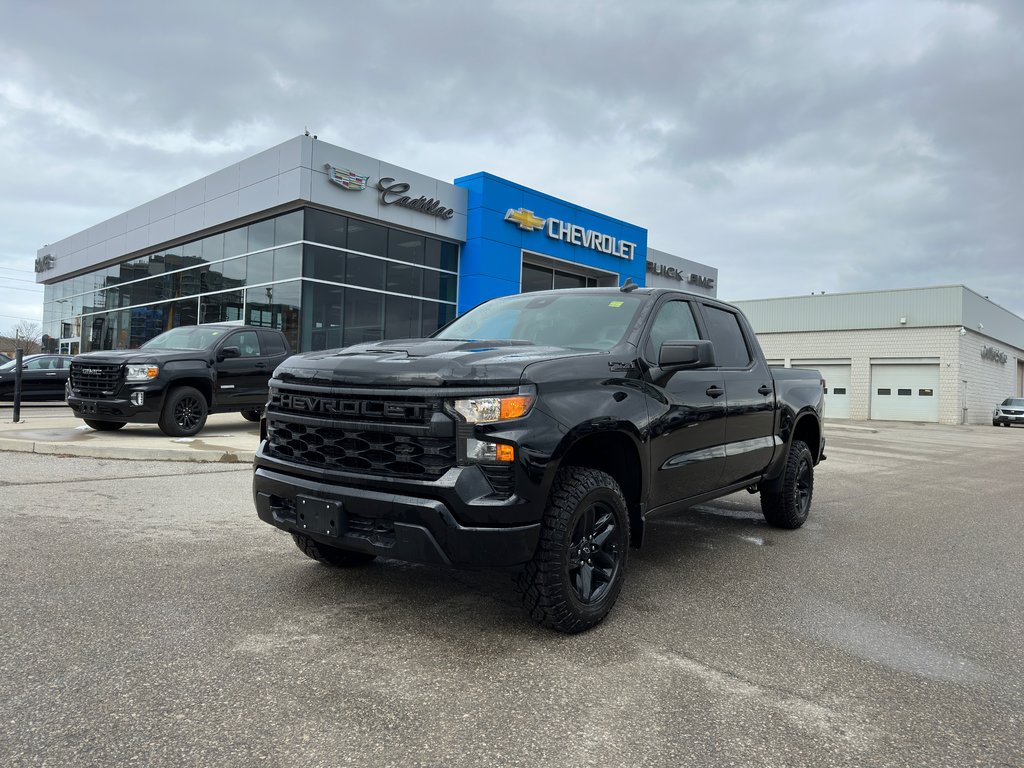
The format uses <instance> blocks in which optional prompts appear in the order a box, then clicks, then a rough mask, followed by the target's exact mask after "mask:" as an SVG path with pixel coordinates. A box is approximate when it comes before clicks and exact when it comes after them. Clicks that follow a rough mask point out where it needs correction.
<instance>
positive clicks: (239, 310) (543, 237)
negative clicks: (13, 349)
mask: <svg viewBox="0 0 1024 768" xmlns="http://www.w3.org/2000/svg"><path fill="white" fill-rule="evenodd" d="M650 255H651V256H653V257H654V258H655V261H651V262H648V257H649V253H648V247H647V230H646V229H644V228H643V227H640V226H637V225H635V224H629V223H627V222H624V221H621V220H619V219H616V218H613V217H611V216H607V215H605V214H602V213H598V212H596V211H592V210H589V209H587V208H584V207H583V206H580V205H577V204H574V203H571V202H567V201H565V200H560V199H558V198H555V197H552V196H551V195H547V194H544V193H543V192H539V191H537V190H533V189H529V188H527V187H524V186H522V185H520V184H516V183H513V182H511V181H507V180H505V179H501V178H498V177H497V176H493V175H491V174H488V173H476V174H473V175H470V176H466V177H463V178H460V179H456V180H455V182H454V183H448V182H446V181H442V180H439V179H434V178H431V177H428V176H424V175H422V174H418V173H415V172H413V171H410V170H408V169H405V168H400V167H397V166H394V165H390V164H388V163H386V162H384V161H382V160H378V159H376V158H371V157H367V156H365V155H360V154H357V153H355V152H352V151H349V150H347V149H343V148H341V147H337V146H333V145H331V144H328V143H326V142H323V141H318V140H317V139H316V138H315V137H312V136H299V137H296V138H294V139H292V140H290V141H286V142H285V143H283V144H281V145H279V146H276V147H273V148H271V149H269V150H266V151H265V152H261V153H259V154H257V155H255V156H253V157H250V158H248V159H246V160H242V161H241V162H239V163H236V164H234V165H232V166H229V167H228V168H225V169H223V170H221V171H218V172H217V173H214V174H211V175H210V176H207V177H206V178H203V179H200V180H198V181H195V182H193V183H191V184H188V185H187V186H184V187H182V188H180V189H177V190H174V191H173V192H169V193H168V194H166V195H163V196H162V197H159V198H157V199H156V200H153V201H151V202H148V203H145V204H143V205H140V206H138V207H137V208H133V209H132V210H130V211H127V212H125V213H123V214H121V215H119V216H115V217H114V218H112V219H109V220H107V221H104V222H101V223H99V224H97V225H95V226H93V227H90V228H89V229H87V230H85V231H83V232H79V233H78V234H76V235H72V236H71V237H68V238H65V239H63V240H60V241H58V242H56V243H54V244H52V245H48V246H46V247H44V248H42V249H40V250H39V252H38V254H37V258H36V272H37V281H39V282H42V283H44V284H45V290H44V315H43V333H44V344H45V345H46V347H47V348H50V349H53V350H60V351H64V352H72V353H74V352H77V351H90V350H95V349H112V348H133V347H137V346H139V345H140V344H141V343H142V342H144V341H146V340H147V339H150V338H152V337H153V336H155V335H156V334H157V333H160V332H161V331H163V330H166V329H168V328H173V327H176V326H179V325H189V324H194V323H201V322H223V321H238V322H245V323H249V324H253V325H265V326H273V327H276V328H280V329H282V330H283V331H284V332H285V333H286V335H287V336H288V338H289V340H290V341H291V343H292V346H293V347H294V348H295V349H297V350H302V351H307V350H317V349H328V348H332V347H339V346H345V345H349V344H355V343H359V342H365V341H375V340H380V339H388V338H401V337H409V336H420V335H425V334H429V333H432V332H433V331H434V330H436V329H437V328H438V327H440V326H441V325H444V324H445V323H447V322H448V321H449V320H451V319H452V318H454V317H455V315H456V314H458V313H460V312H463V311H465V310H466V309H468V308H470V307H472V306H474V305H475V304H477V303H479V302H481V301H483V300H485V299H489V298H492V297H494V296H501V295H506V294H510V293H518V292H520V291H534V290H542V289H547V288H552V287H554V288H570V287H582V286H607V285H618V284H620V283H622V282H624V281H625V280H626V279H627V278H631V279H632V280H633V281H634V282H636V283H639V284H641V285H643V284H645V283H646V284H648V285H650V284H663V285H673V286H682V287H685V288H687V289H690V290H694V291H696V292H699V293H703V294H706V295H712V296H713V295H715V292H716V290H717V286H716V283H717V277H718V271H717V270H716V269H714V268H711V267H708V266H706V265H702V264H697V263H696V262H691V261H688V260H686V259H681V258H678V257H676V256H673V255H671V254H668V253H664V252H661V251H653V250H652V251H651V252H650Z"/></svg>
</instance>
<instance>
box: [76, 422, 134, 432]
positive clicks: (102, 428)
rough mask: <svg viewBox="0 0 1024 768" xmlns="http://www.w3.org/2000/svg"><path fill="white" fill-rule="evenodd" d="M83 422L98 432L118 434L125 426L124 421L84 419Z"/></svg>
mask: <svg viewBox="0 0 1024 768" xmlns="http://www.w3.org/2000/svg"><path fill="white" fill-rule="evenodd" d="M82 421H84V422H85V423H86V425H87V426H90V427H92V428H93V429H95V430H96V431H97V432H116V431H117V430H119V429H120V428H121V427H123V426H124V425H125V422H123V421H100V420H99V419H82Z"/></svg>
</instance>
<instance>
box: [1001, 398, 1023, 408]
mask: <svg viewBox="0 0 1024 768" xmlns="http://www.w3.org/2000/svg"><path fill="white" fill-rule="evenodd" d="M1003 405H1012V406H1013V407H1014V408H1024V397H1008V398H1006V399H1005V400H1003Z"/></svg>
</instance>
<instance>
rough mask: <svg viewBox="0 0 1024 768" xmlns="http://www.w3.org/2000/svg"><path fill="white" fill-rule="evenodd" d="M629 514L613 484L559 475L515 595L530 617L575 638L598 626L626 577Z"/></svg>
mask: <svg viewBox="0 0 1024 768" xmlns="http://www.w3.org/2000/svg"><path fill="white" fill-rule="evenodd" d="M628 551H629V514H628V513H627V511H626V500H625V499H624V498H623V496H622V491H621V490H620V489H619V485H618V483H616V482H615V480H614V479H613V478H612V477H611V476H610V475H608V474H607V473H605V472H601V471H599V470H596V469H586V468H583V467H566V468H564V469H561V470H559V472H558V474H557V475H556V476H555V482H554V485H553V486H552V489H551V497H550V498H549V499H548V507H547V509H546V510H545V512H544V517H543V518H542V520H541V533H540V541H539V542H538V544H537V551H536V553H535V554H534V556H533V559H532V560H531V561H530V562H529V563H527V565H526V567H525V568H524V569H523V572H522V573H521V574H520V575H519V580H518V585H517V586H518V590H519V592H520V594H521V595H522V599H523V606H524V607H525V608H526V610H527V611H528V612H529V614H530V617H531V618H532V619H533V620H534V621H536V622H538V623H540V624H543V625H544V626H546V627H550V628H551V629H555V630H558V631H559V632H565V633H568V634H575V633H577V632H583V631H584V630H587V629H590V628H591V627H593V626H595V625H596V624H598V623H600V621H601V620H602V619H604V617H605V616H607V615H608V612H609V611H610V610H611V609H612V606H613V605H615V600H616V598H618V596H619V590H620V589H622V582H623V579H625V577H626V555H627V553H628Z"/></svg>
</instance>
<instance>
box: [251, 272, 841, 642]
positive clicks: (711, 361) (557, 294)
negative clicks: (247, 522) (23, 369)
mask: <svg viewBox="0 0 1024 768" xmlns="http://www.w3.org/2000/svg"><path fill="white" fill-rule="evenodd" d="M822 403H823V386H822V381H821V377H820V375H819V374H818V372H817V371H806V370H798V369H780V368H769V367H768V365H767V363H766V361H765V359H764V356H763V354H762V352H761V348H760V346H759V344H758V343H757V339H756V338H755V336H754V334H753V332H752V331H751V329H750V326H749V324H748V323H747V320H746V318H745V317H744V316H743V315H742V313H740V312H739V311H738V310H737V309H735V308H734V307H731V306H729V305H728V304H724V303H722V302H719V301H716V300H714V299H709V298H707V297H703V296H697V295H694V294H689V293H685V292H681V291H674V290H666V289H651V288H639V289H637V288H636V286H633V285H632V284H627V285H626V286H624V287H623V288H621V289H614V288H611V289H604V288H596V289H595V288H588V289H578V290H563V291H546V292H538V293H528V294H521V295H516V296H508V297H504V298H498V299H493V300H491V301H488V302H485V303H484V304H481V305H480V306H478V307H476V308H475V309H473V310H471V311H469V312H467V313H466V314H464V315H462V316H461V317H459V318H457V319H456V320H455V321H453V322H452V323H450V324H449V325H447V326H446V327H444V328H442V329H441V330H439V331H438V332H437V333H435V334H434V335H433V336H432V337H431V338H429V339H407V340H399V341H386V342H380V343H376V344H363V345H359V346H354V347H349V348H347V349H341V350H333V351H326V352H313V353H307V354H303V355H297V356H295V357H292V358H290V359H288V360H287V361H285V362H284V363H283V364H282V365H281V366H280V367H279V368H278V369H277V372H276V373H275V375H274V378H273V379H272V380H271V382H270V400H269V402H268V406H267V412H266V418H265V420H264V422H263V435H262V437H263V439H262V440H261V443H260V447H259V450H258V451H257V454H256V458H255V477H254V483H253V495H254V499H255V504H256V509H257V513H258V515H259V517H260V518H261V519H262V520H264V521H265V522H267V523H270V524H271V525H274V526H277V527H278V528H280V529H282V530H284V531H287V532H289V533H291V534H292V536H293V538H294V539H295V543H296V544H297V545H298V547H299V549H300V550H302V552H304V553H305V554H306V555H308V556H309V557H311V558H313V559H315V560H318V561H320V562H323V563H326V564H329V565H335V566H347V565H356V564H360V563H366V562H368V561H370V560H372V559H373V558H374V557H377V556H383V557H390V558H397V559H401V560H409V561H419V562H429V563H440V564H445V565H453V566H463V567H466V566H470V567H471V566H488V567H493V566H512V567H516V568H517V569H518V570H519V573H518V576H517V579H518V581H517V584H518V591H519V593H520V594H521V595H522V599H523V602H524V605H525V607H526V609H527V611H528V612H529V613H530V615H531V616H532V617H533V618H534V619H535V620H536V621H538V622H540V623H541V624H544V625H546V626H548V627H551V628H554V629H556V630H559V631H562V632H570V633H572V632H580V631H583V630H585V629H588V628H589V627H592V626H593V625H595V624H597V623H598V622H599V621H601V620H602V619H603V618H604V617H605V616H606V615H607V613H608V611H609V610H610V609H611V607H612V605H613V604H614V603H615V600H616V597H617V595H618V593H619V590H620V589H621V587H622V583H623V579H624V577H625V573H626V559H627V553H628V550H629V548H630V547H640V545H641V544H642V543H643V539H644V529H645V523H646V521H647V519H648V518H650V517H651V516H653V515H656V514H662V513H666V512H674V511H677V510H681V509H684V508H686V507H690V506H693V505H694V504H698V503H701V502H705V501H708V500H709V499H714V498H716V497H719V496H724V495H726V494H729V493H733V492H735V491H740V490H743V489H746V490H748V491H750V492H752V493H754V492H760V494H761V509H762V511H763V513H764V517H765V519H766V520H767V521H768V523H769V524H771V525H774V526H778V527H781V528H798V527H800V526H801V525H802V524H803V522H804V520H805V519H806V518H807V514H808V511H809V509H810V506H811V494H812V491H813V485H814V467H815V466H816V465H817V464H818V462H819V461H821V460H822V459H824V458H825V456H824V449H825V439H824V437H823V435H822V423H821V411H822Z"/></svg>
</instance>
